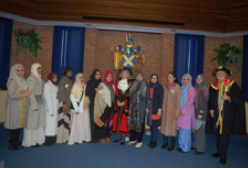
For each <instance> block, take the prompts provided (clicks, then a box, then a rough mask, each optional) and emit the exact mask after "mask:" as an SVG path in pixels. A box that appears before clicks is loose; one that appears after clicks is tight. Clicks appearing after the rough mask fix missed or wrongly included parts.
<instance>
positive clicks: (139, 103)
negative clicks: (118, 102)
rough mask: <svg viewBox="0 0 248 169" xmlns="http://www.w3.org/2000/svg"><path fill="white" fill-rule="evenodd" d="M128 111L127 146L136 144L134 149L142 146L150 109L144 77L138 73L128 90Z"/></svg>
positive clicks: (147, 88) (148, 93)
mask: <svg viewBox="0 0 248 169" xmlns="http://www.w3.org/2000/svg"><path fill="white" fill-rule="evenodd" d="M130 95H131V97H130V109H129V112H128V118H127V127H128V129H129V130H130V141H129V142H128V143H127V145H132V144H135V143H136V139H137V142H138V143H137V144H136V146H135V148H140V147H141V146H142V138H143V133H144V129H145V117H146V115H147V114H148V113H149V108H150V89H149V86H148V85H147V83H146V80H145V76H144V74H143V73H142V72H138V73H137V76H136V80H135V81H134V83H133V85H132V86H131V88H130Z"/></svg>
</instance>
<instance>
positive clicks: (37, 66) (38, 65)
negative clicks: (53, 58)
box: [31, 63, 42, 81]
mask: <svg viewBox="0 0 248 169" xmlns="http://www.w3.org/2000/svg"><path fill="white" fill-rule="evenodd" d="M39 67H41V69H42V66H41V65H40V64H39V63H34V64H32V66H31V73H32V74H33V75H34V76H36V77H37V78H38V79H39V80H40V81H41V75H39V74H38V72H37V69H38V68H39Z"/></svg>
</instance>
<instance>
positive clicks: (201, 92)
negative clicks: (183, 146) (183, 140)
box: [192, 74, 209, 155]
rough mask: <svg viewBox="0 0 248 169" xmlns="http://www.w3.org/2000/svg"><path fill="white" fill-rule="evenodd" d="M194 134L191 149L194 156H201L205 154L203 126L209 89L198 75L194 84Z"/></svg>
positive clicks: (203, 77)
mask: <svg viewBox="0 0 248 169" xmlns="http://www.w3.org/2000/svg"><path fill="white" fill-rule="evenodd" d="M195 90H196V95H195V102H194V106H195V132H194V142H193V146H192V149H194V150H196V151H195V152H194V153H195V154H196V155H201V154H203V153H204V152H205V142H206V139H205V124H206V119H207V113H208V106H207V104H208V98H209V89H208V87H207V86H206V85H205V76H204V75H202V74H199V75H198V76H197V77H196V83H195Z"/></svg>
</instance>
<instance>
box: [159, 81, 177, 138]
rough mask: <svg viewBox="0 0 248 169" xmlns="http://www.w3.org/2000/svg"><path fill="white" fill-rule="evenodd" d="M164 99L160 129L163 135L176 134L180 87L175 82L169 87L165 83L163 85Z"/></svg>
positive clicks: (174, 135)
mask: <svg viewBox="0 0 248 169" xmlns="http://www.w3.org/2000/svg"><path fill="white" fill-rule="evenodd" d="M163 88H164V99H163V108H162V118H161V128H160V131H161V133H162V134H163V135H165V136H173V137H176V136H177V118H178V117H179V113H180V91H181V87H180V86H179V85H178V84H177V83H175V84H173V85H172V86H171V87H170V88H169V89H168V85H167V83H166V84H165V85H163Z"/></svg>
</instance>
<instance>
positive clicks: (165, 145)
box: [161, 140, 168, 149]
mask: <svg viewBox="0 0 248 169" xmlns="http://www.w3.org/2000/svg"><path fill="white" fill-rule="evenodd" d="M167 146H168V140H165V141H164V144H163V145H162V147H161V148H162V149H166V147H167Z"/></svg>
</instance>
